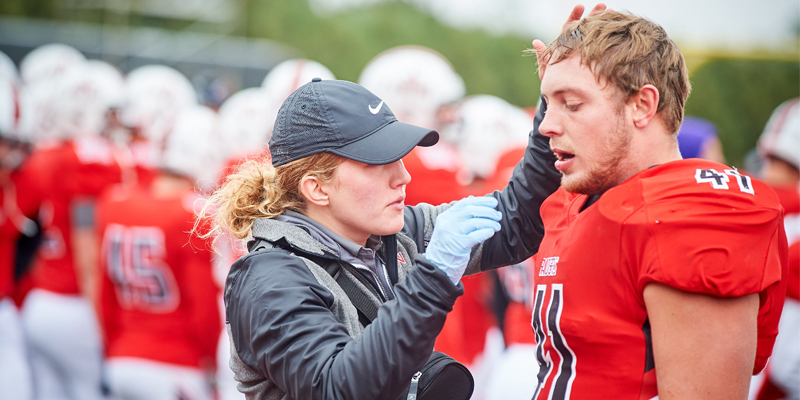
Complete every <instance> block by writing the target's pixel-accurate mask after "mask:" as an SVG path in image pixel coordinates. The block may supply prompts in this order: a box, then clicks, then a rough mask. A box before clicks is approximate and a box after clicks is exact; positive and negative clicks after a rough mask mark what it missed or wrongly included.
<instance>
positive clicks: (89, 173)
mask: <svg viewBox="0 0 800 400" xmlns="http://www.w3.org/2000/svg"><path fill="white" fill-rule="evenodd" d="M31 157H32V160H31V162H32V163H33V164H34V166H35V168H36V169H37V170H38V171H39V172H40V173H41V175H42V176H41V179H42V184H43V185H44V191H45V195H44V201H43V204H42V209H41V211H40V221H41V223H42V229H43V239H42V244H41V246H40V249H39V251H38V253H37V256H38V257H37V261H36V265H35V266H34V269H33V275H32V278H33V285H34V287H38V288H42V289H46V290H49V291H51V292H56V293H62V294H78V293H80V288H79V286H78V279H77V275H76V271H75V264H74V260H73V251H72V240H71V234H72V227H73V221H72V218H73V215H71V214H72V205H73V204H74V202H75V200H76V199H79V198H81V197H83V196H86V197H95V196H98V195H99V194H100V193H101V192H102V191H103V190H104V189H105V188H107V187H108V186H109V185H111V184H113V183H117V182H119V181H120V179H121V176H120V174H121V172H120V167H119V165H118V164H117V162H116V159H115V157H114V150H113V148H112V146H111V144H110V143H109V142H107V141H105V140H104V139H102V138H99V137H91V138H85V139H80V140H75V141H65V142H62V143H60V144H58V145H57V146H56V147H54V148H48V149H45V150H43V151H41V152H34V154H32V156H31Z"/></svg>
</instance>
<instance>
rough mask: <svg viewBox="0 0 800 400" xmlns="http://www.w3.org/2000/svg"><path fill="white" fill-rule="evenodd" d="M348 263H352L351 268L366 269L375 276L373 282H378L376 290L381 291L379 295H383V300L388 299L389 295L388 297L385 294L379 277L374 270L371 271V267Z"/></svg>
mask: <svg viewBox="0 0 800 400" xmlns="http://www.w3.org/2000/svg"><path fill="white" fill-rule="evenodd" d="M350 265H352V266H353V268H355V269H357V270H361V271H367V272H369V273H370V275H371V276H372V277H373V278H375V283H377V284H378V290H380V291H381V296H383V301H387V300H388V299H389V297H388V296H386V291H385V289H384V288H383V283H381V279H380V278H379V277H378V274H376V273H375V272H373V271H372V270H371V269H369V268H367V267H366V266H364V265H360V264H350Z"/></svg>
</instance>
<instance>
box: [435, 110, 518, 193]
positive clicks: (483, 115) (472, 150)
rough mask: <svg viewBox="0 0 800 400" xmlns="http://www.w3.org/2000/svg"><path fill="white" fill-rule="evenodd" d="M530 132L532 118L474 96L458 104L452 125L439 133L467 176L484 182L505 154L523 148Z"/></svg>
mask: <svg viewBox="0 0 800 400" xmlns="http://www.w3.org/2000/svg"><path fill="white" fill-rule="evenodd" d="M532 128H533V118H532V117H531V116H530V115H529V114H528V113H526V112H525V111H524V110H522V109H521V108H519V107H516V106H513V105H511V104H509V103H507V102H506V101H505V100H503V99H501V98H499V97H496V96H491V95H475V96H470V97H467V98H466V99H464V100H463V101H462V102H461V103H459V104H458V106H457V107H456V116H455V118H454V121H453V122H452V123H451V124H448V125H446V126H444V127H443V128H442V129H441V130H442V135H443V136H447V138H448V139H449V140H448V141H450V142H451V143H454V144H455V146H456V148H458V152H459V154H460V155H461V157H462V160H463V162H464V165H465V167H466V168H467V169H468V170H469V172H471V173H472V174H473V175H474V176H478V177H482V178H487V177H489V176H491V175H492V174H493V173H494V171H495V168H496V167H497V161H498V159H499V158H500V156H501V155H502V154H503V153H504V152H505V151H507V150H509V149H511V148H515V147H525V146H526V144H527V142H528V133H529V132H530V130H531V129H532Z"/></svg>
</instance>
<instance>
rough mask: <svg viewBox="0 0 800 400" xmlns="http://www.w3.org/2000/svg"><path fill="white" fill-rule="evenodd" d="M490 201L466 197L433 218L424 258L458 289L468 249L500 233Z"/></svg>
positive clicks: (494, 204)
mask: <svg viewBox="0 0 800 400" xmlns="http://www.w3.org/2000/svg"><path fill="white" fill-rule="evenodd" d="M495 207H497V199H495V198H494V197H467V198H465V199H463V200H459V201H458V203H456V204H455V205H453V206H452V207H450V208H449V209H447V210H446V211H445V212H443V213H441V214H439V216H438V217H436V225H435V226H434V229H433V236H431V241H430V243H429V244H428V249H427V251H426V253H425V257H426V258H427V259H428V261H430V262H431V263H433V265H435V266H436V267H437V268H439V269H440V270H442V271H444V272H445V273H446V274H447V276H448V277H449V278H450V280H451V281H452V282H453V284H454V285H458V282H459V281H460V280H461V276H462V275H464V270H466V269H467V262H469V255H470V252H471V251H472V248H473V247H474V246H475V245H476V244H478V243H480V242H483V241H484V240H486V239H489V238H490V237H492V235H494V233H495V232H497V231H499V230H500V223H499V222H497V221H499V220H500V217H502V213H500V211H497V210H495Z"/></svg>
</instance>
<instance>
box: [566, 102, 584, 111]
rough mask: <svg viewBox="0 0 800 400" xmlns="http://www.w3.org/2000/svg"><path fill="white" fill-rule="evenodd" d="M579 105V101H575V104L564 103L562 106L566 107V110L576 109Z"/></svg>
mask: <svg viewBox="0 0 800 400" xmlns="http://www.w3.org/2000/svg"><path fill="white" fill-rule="evenodd" d="M579 106H580V104H579V103H575V104H565V105H564V107H567V109H568V110H570V111H578V107H579Z"/></svg>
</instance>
